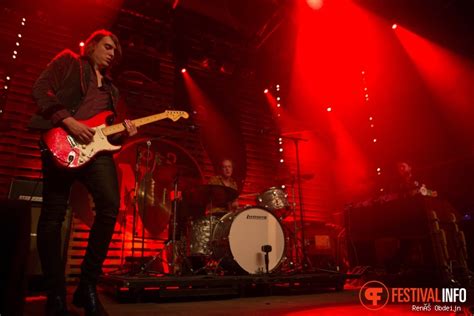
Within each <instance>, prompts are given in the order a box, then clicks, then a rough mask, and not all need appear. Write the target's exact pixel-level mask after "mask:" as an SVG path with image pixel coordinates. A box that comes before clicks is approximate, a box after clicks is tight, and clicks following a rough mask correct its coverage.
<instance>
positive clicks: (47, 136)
mask: <svg viewBox="0 0 474 316" xmlns="http://www.w3.org/2000/svg"><path fill="white" fill-rule="evenodd" d="M110 115H113V113H112V112H110V111H105V112H102V113H99V114H97V115H96V116H94V117H92V118H90V119H88V120H84V121H80V122H82V123H84V124H85V125H87V126H89V127H91V128H93V129H94V130H95V134H94V138H93V140H92V142H90V143H89V144H81V143H79V142H78V141H77V140H76V139H74V137H73V136H72V135H70V134H68V132H67V131H66V130H64V129H63V128H62V127H55V128H52V129H50V130H49V131H47V132H46V133H44V134H43V135H42V139H43V142H44V144H45V145H46V147H47V148H48V150H49V151H50V152H51V153H52V154H53V157H54V160H55V162H56V163H57V165H59V166H61V167H64V168H78V167H81V166H83V165H85V164H87V163H88V162H89V161H90V160H91V159H92V158H93V157H94V156H95V155H97V154H98V153H100V152H104V151H108V152H113V151H117V150H119V149H120V148H121V146H117V145H112V144H111V143H110V142H109V141H108V139H107V136H110V135H113V134H116V133H120V132H123V131H124V130H125V127H124V126H123V124H122V123H120V124H115V125H110V126H107V125H106V121H107V117H109V116H110ZM181 117H182V118H188V117H189V115H188V113H186V112H184V111H165V112H163V113H159V114H155V115H151V116H147V117H143V118H139V119H136V120H133V122H134V123H135V125H136V126H137V127H139V126H141V125H145V124H149V123H153V122H156V121H159V120H162V119H165V118H169V119H171V120H173V121H177V120H178V119H180V118H181Z"/></svg>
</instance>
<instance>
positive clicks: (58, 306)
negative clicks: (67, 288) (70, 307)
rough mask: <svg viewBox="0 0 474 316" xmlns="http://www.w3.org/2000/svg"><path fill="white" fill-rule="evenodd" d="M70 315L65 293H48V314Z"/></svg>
mask: <svg viewBox="0 0 474 316" xmlns="http://www.w3.org/2000/svg"><path fill="white" fill-rule="evenodd" d="M66 315H69V313H68V311H67V305H66V296H65V295H48V300H47V301H46V316H66Z"/></svg>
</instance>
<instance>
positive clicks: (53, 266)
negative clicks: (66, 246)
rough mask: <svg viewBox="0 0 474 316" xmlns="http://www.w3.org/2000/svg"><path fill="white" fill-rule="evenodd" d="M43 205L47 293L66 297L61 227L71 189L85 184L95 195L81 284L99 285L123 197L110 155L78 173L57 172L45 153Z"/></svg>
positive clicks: (41, 252)
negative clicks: (92, 218) (76, 182)
mask: <svg viewBox="0 0 474 316" xmlns="http://www.w3.org/2000/svg"><path fill="white" fill-rule="evenodd" d="M41 158H42V163H43V205H42V210H41V215H40V218H39V222H38V252H39V255H40V260H41V266H42V269H43V274H44V277H45V284H46V287H47V290H48V292H49V293H51V294H55V295H63V294H65V275H64V267H65V265H64V262H63V261H62V259H61V226H62V223H63V221H64V218H65V216H66V210H67V206H68V201H69V195H70V190H71V186H72V184H73V182H74V181H76V180H77V181H80V182H82V183H83V184H84V185H85V186H86V188H87V189H88V191H89V193H90V194H91V195H92V198H93V200H94V204H95V211H96V216H95V219H94V223H93V224H92V227H91V230H90V234H89V240H88V245H87V250H86V254H85V256H84V259H83V262H82V264H81V276H80V280H81V283H87V284H96V283H97V280H98V278H99V275H100V274H101V272H102V264H103V262H104V260H105V258H106V256H107V251H108V248H109V244H110V241H111V239H112V235H113V232H114V227H115V221H116V218H117V214H118V209H119V204H120V196H119V185H118V179H117V171H116V168H115V163H114V160H113V156H112V155H111V154H108V153H107V154H99V155H97V156H96V157H95V159H94V160H93V161H91V162H90V163H89V164H87V165H85V166H84V167H81V168H79V169H68V170H64V169H63V168H58V167H57V166H56V165H55V164H54V161H53V160H52V157H51V153H49V152H43V153H42V157H41Z"/></svg>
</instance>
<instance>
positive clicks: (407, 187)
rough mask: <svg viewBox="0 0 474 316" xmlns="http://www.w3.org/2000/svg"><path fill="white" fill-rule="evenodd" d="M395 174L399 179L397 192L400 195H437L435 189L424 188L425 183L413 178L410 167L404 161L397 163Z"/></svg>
mask: <svg viewBox="0 0 474 316" xmlns="http://www.w3.org/2000/svg"><path fill="white" fill-rule="evenodd" d="M397 174H398V179H399V187H398V188H397V189H398V192H399V194H400V196H402V197H408V196H415V195H417V194H421V195H424V196H432V197H436V196H438V193H437V192H436V191H432V190H429V189H427V188H426V186H425V184H422V183H420V182H419V181H417V180H415V179H414V177H413V173H412V167H411V166H410V165H409V164H408V163H406V162H398V163H397Z"/></svg>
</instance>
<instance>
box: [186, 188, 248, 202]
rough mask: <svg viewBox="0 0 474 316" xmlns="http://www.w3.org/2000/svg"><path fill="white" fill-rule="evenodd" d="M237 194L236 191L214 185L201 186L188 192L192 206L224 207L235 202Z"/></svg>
mask: <svg viewBox="0 0 474 316" xmlns="http://www.w3.org/2000/svg"><path fill="white" fill-rule="evenodd" d="M238 195H239V193H238V192H237V190H234V189H232V188H229V187H226V186H223V185H215V184H202V185H199V186H197V187H195V188H193V189H191V190H190V192H189V196H190V199H191V203H192V204H194V205H206V204H208V203H212V205H213V206H225V205H226V204H227V203H229V202H231V201H233V200H235V199H236V198H237V196H238Z"/></svg>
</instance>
